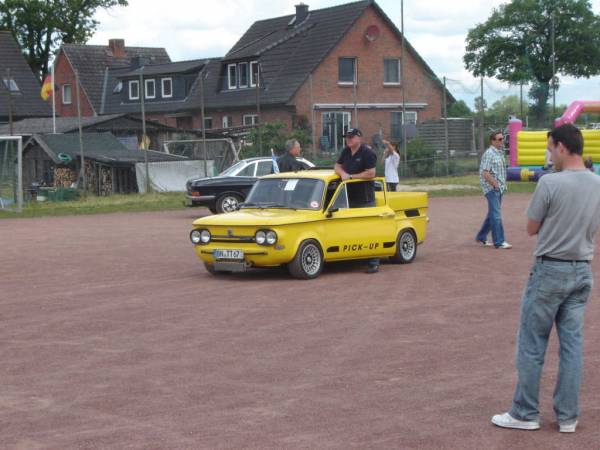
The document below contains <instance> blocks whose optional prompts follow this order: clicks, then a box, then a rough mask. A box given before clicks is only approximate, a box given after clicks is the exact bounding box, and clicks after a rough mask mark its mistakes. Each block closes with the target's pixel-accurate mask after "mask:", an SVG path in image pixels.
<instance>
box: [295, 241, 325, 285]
mask: <svg viewBox="0 0 600 450" xmlns="http://www.w3.org/2000/svg"><path fill="white" fill-rule="evenodd" d="M288 270H289V272H290V274H291V275H292V276H293V277H294V278H300V279H303V280H309V279H312V278H317V277H318V276H319V274H320V273H321V271H322V270H323V251H322V250H321V246H320V245H319V243H318V242H317V241H315V240H314V239H308V240H306V241H304V242H302V244H300V248H298V251H297V252H296V256H294V259H293V260H292V261H291V262H290V263H289V264H288Z"/></svg>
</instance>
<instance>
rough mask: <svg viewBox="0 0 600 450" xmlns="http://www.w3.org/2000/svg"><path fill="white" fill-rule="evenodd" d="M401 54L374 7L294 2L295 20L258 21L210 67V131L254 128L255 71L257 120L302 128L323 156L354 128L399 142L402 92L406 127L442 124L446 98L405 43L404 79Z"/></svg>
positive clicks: (394, 32) (395, 34) (396, 35)
mask: <svg viewBox="0 0 600 450" xmlns="http://www.w3.org/2000/svg"><path fill="white" fill-rule="evenodd" d="M401 56H402V49H401V34H400V31H399V30H398V29H397V28H396V26H395V25H394V24H393V22H392V21H391V20H390V19H389V18H388V17H387V16H386V14H385V13H384V11H383V10H382V9H381V8H380V7H379V6H378V5H377V3H376V2H374V1H371V0H367V1H360V2H355V3H349V4H345V5H340V6H335V7H330V8H325V9H320V10H315V11H310V10H309V8H308V6H307V5H303V4H300V5H297V6H296V14H295V15H289V16H284V17H279V18H274V19H268V20H262V21H257V22H255V23H254V24H253V25H252V26H251V27H250V28H249V29H248V31H247V32H246V33H245V34H244V35H243V36H242V37H241V39H240V40H239V41H238V42H237V43H236V44H235V45H234V46H233V48H232V49H231V50H230V51H229V52H228V53H227V55H225V57H223V58H222V59H221V60H220V61H212V62H211V64H209V65H208V67H207V70H208V73H209V76H208V78H207V82H206V83H205V86H206V87H205V93H204V96H205V105H206V115H207V116H209V117H211V118H212V122H213V124H215V123H216V124H220V123H222V124H226V123H227V124H229V125H233V126H235V125H238V124H242V125H248V124H251V123H254V122H255V121H256V114H257V107H256V104H257V100H256V99H257V92H256V91H257V89H256V79H257V78H258V77H257V72H258V71H260V80H259V81H260V90H259V95H258V97H259V101H260V120H261V122H262V123H264V122H270V121H273V120H280V121H282V122H283V123H284V124H285V125H286V126H287V127H288V128H291V127H292V126H294V125H296V124H298V123H299V122H300V121H305V122H307V123H308V124H311V125H312V126H311V128H312V130H313V131H312V132H313V143H314V144H313V145H314V146H315V147H317V148H321V149H323V150H328V151H337V150H339V149H340V148H341V146H342V145H343V138H342V136H343V133H344V130H345V129H347V128H348V127H349V126H359V127H360V128H361V129H362V131H363V133H364V135H365V136H366V137H367V139H368V138H369V137H371V136H373V135H374V134H376V133H380V132H381V133H383V134H384V136H386V137H390V138H392V139H398V138H399V137H400V128H401V127H400V124H401V122H402V117H401V115H402V112H401V106H402V90H403V89H406V90H405V105H406V111H407V114H406V116H407V117H406V123H411V122H412V123H416V122H422V121H425V120H428V119H433V118H439V117H440V116H441V113H442V95H443V92H444V89H443V85H442V84H441V83H440V81H439V79H438V78H437V77H436V76H435V74H434V73H433V71H432V70H431V68H430V67H429V66H428V65H427V63H426V62H425V61H424V60H423V59H422V58H421V57H420V56H419V54H418V53H417V52H416V50H415V49H414V48H413V47H412V46H411V45H410V43H408V42H407V41H405V56H404V59H405V61H404V64H403V70H404V74H403V76H402V77H401V76H400V58H401ZM211 66H212V67H211ZM215 74H218V76H215ZM401 78H402V81H403V84H404V86H402V85H401V83H400V81H401ZM194 94H196V96H195V97H193V98H192V99H191V101H192V102H193V101H194V100H197V94H198V93H197V92H195V93H194ZM446 95H447V98H448V100H449V101H450V102H452V101H454V99H453V97H452V96H451V95H450V94H449V93H448V92H447V91H446ZM197 117H198V116H197V114H196V115H194V122H195V123H197V124H199V121H198V120H197Z"/></svg>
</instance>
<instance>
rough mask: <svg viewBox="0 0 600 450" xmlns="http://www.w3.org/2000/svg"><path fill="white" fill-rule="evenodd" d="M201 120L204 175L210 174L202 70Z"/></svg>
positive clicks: (201, 73) (201, 74)
mask: <svg viewBox="0 0 600 450" xmlns="http://www.w3.org/2000/svg"><path fill="white" fill-rule="evenodd" d="M200 120H202V153H203V154H204V176H205V177H207V176H208V161H207V160H208V153H207V151H206V122H205V116H204V71H201V72H200Z"/></svg>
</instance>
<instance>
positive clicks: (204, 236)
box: [200, 230, 210, 244]
mask: <svg viewBox="0 0 600 450" xmlns="http://www.w3.org/2000/svg"><path fill="white" fill-rule="evenodd" d="M200 241H202V243H203V244H208V243H209V242H210V231H208V230H202V231H201V232H200Z"/></svg>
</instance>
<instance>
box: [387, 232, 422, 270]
mask: <svg viewBox="0 0 600 450" xmlns="http://www.w3.org/2000/svg"><path fill="white" fill-rule="evenodd" d="M416 256H417V239H416V237H415V233H414V232H413V231H412V230H403V231H401V232H400V234H399V235H398V239H397V240H396V254H395V255H394V256H392V257H391V258H390V260H391V261H392V262H394V263H398V264H408V263H411V262H413V260H414V259H415V257H416Z"/></svg>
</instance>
